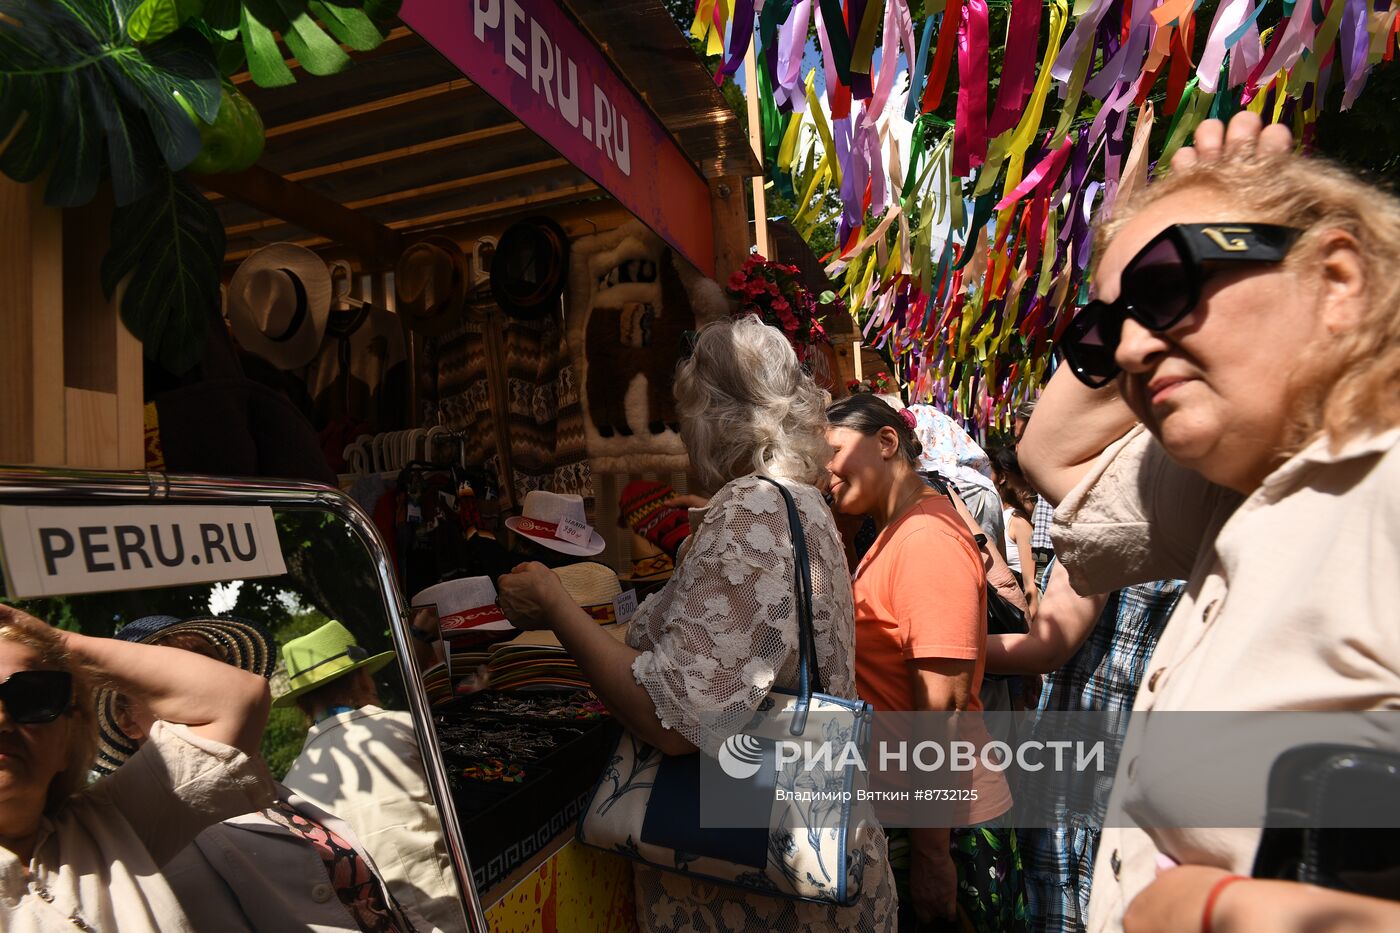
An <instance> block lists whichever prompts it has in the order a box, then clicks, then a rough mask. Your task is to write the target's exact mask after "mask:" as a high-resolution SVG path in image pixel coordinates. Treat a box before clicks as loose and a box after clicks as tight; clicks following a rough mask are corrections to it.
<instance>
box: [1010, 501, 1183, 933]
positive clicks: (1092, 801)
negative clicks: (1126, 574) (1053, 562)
mask: <svg viewBox="0 0 1400 933" xmlns="http://www.w3.org/2000/svg"><path fill="white" fill-rule="evenodd" d="M1043 501H1044V500H1042V502H1043ZM1184 587H1185V583H1184V582H1183V581H1181V580H1167V581H1162V582H1158V583H1143V584H1139V585H1138V586H1130V587H1128V588H1126V589H1122V590H1119V591H1117V592H1116V593H1114V594H1113V595H1112V596H1110V597H1109V599H1108V602H1107V603H1106V604H1105V605H1104V609H1103V612H1102V613H1100V615H1099V620H1098V623H1097V624H1096V625H1095V626H1094V630H1093V631H1092V632H1091V633H1090V634H1089V639H1088V640H1087V641H1086V642H1085V643H1084V644H1083V645H1081V646H1080V648H1079V650H1078V651H1077V652H1075V654H1074V657H1072V658H1070V660H1069V663H1067V664H1066V665H1065V666H1064V667H1062V668H1060V669H1059V670H1058V671H1056V672H1055V673H1053V674H1051V675H1050V676H1049V677H1047V678H1046V679H1045V686H1044V688H1043V690H1042V691H1041V694H1040V708H1041V709H1045V710H1057V711H1058V710H1068V711H1073V710H1100V711H1104V712H1116V713H1121V714H1122V719H1121V722H1120V723H1119V725H1120V727H1121V728H1122V729H1124V730H1126V729H1127V725H1128V715H1129V714H1130V713H1131V712H1132V708H1133V698H1134V696H1136V694H1137V688H1138V683H1139V682H1140V681H1141V680H1142V675H1143V671H1144V670H1145V669H1146V667H1147V659H1148V658H1149V657H1150V656H1151V655H1152V649H1153V648H1155V647H1156V645H1157V637H1158V636H1159V635H1161V633H1162V628H1163V627H1164V626H1165V625H1166V623H1167V619H1168V618H1169V617H1170V616H1171V614H1172V610H1173V609H1174V608H1175V607H1176V601H1177V598H1178V597H1179V596H1180V595H1181V591H1182V589H1183V588H1184ZM1109 757H1110V758H1112V757H1114V756H1112V755H1110V756H1109ZM1117 764H1118V763H1117V761H1116V760H1113V761H1107V762H1106V765H1107V767H1106V769H1105V771H1104V777H1103V779H1102V781H1101V782H1100V784H1101V786H1099V787H1096V788H1094V789H1093V790H1092V791H1088V792H1086V793H1084V794H1083V795H1082V796H1080V797H1078V798H1077V799H1074V800H1071V801H1069V802H1068V806H1067V807H1066V808H1065V811H1064V813H1063V814H1062V818H1061V819H1060V821H1059V822H1058V824H1057V825H1056V826H1055V827H1054V828H1053V829H1032V830H1021V831H1019V832H1018V835H1019V836H1020V838H1021V840H1022V846H1021V852H1022V858H1023V859H1024V864H1025V880H1026V897H1027V900H1028V903H1029V906H1030V915H1031V918H1032V920H1031V923H1032V929H1034V930H1036V931H1047V933H1065V931H1082V930H1083V929H1084V928H1085V920H1086V919H1087V916H1088V910H1089V882H1090V880H1091V879H1092V878H1093V874H1094V854H1095V850H1096V849H1097V848H1098V841H1099V828H1100V826H1101V825H1102V823H1103V818H1104V813H1105V809H1106V806H1107V802H1108V791H1109V788H1110V786H1111V785H1112V783H1113V774H1114V771H1115V770H1116V769H1117Z"/></svg>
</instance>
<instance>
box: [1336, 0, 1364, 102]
mask: <svg viewBox="0 0 1400 933" xmlns="http://www.w3.org/2000/svg"><path fill="white" fill-rule="evenodd" d="M1334 2H1335V3H1342V2H1345V3H1346V6H1345V7H1343V8H1342V31H1341V35H1340V37H1339V38H1338V40H1337V44H1338V46H1340V47H1341V55H1342V72H1343V73H1344V74H1345V75H1346V76H1347V83H1346V92H1345V93H1344V94H1343V95H1342V109H1343V110H1350V109H1351V105H1352V104H1354V103H1355V102H1356V95H1358V94H1360V93H1361V89H1362V88H1363V87H1365V86H1366V73H1367V70H1368V69H1367V68H1366V55H1367V53H1368V52H1369V51H1370V38H1371V37H1370V33H1369V32H1368V31H1367V29H1366V19H1367V16H1366V11H1367V3H1366V0H1334Z"/></svg>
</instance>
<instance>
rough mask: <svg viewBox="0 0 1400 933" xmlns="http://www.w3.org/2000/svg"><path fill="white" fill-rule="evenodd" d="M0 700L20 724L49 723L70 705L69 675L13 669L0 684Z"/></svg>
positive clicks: (71, 683) (71, 688) (71, 691)
mask: <svg viewBox="0 0 1400 933" xmlns="http://www.w3.org/2000/svg"><path fill="white" fill-rule="evenodd" d="M0 703H4V704H5V712H6V714H8V716H9V717H10V719H11V720H13V721H14V722H17V723H19V724H20V725H22V726H36V725H39V724H41V723H46V722H53V721H54V720H55V719H57V718H58V717H60V716H62V715H63V714H64V713H66V712H68V710H69V709H70V708H71V707H72V705H73V675H71V674H69V673H68V672H67V671H16V672H15V673H13V674H11V675H10V676H9V677H7V678H6V679H5V681H4V682H3V683H0Z"/></svg>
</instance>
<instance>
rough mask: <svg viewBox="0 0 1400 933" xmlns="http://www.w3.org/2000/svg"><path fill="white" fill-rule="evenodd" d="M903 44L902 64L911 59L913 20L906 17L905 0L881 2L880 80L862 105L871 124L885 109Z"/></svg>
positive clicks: (913, 52) (912, 58) (907, 10)
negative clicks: (866, 102) (882, 9)
mask: <svg viewBox="0 0 1400 933" xmlns="http://www.w3.org/2000/svg"><path fill="white" fill-rule="evenodd" d="M900 45H903V46H904V57H905V62H906V64H905V67H906V68H907V67H908V62H910V61H913V60H914V56H915V55H917V54H918V50H917V49H916V48H915V47H914V23H913V21H912V20H911V19H910V17H909V7H908V5H907V2H906V0H888V2H887V3H886V5H885V32H884V39H883V45H882V46H881V48H880V80H879V83H878V84H876V86H875V93H874V94H873V95H872V96H871V98H870V101H869V103H868V104H867V105H866V108H865V119H866V120H868V121H870V122H871V123H874V122H875V121H876V120H878V119H879V117H880V114H882V113H884V111H885V103H886V102H887V101H888V100H889V97H890V92H891V91H892V90H893V89H894V80H895V77H896V76H897V75H898V74H899V46H900Z"/></svg>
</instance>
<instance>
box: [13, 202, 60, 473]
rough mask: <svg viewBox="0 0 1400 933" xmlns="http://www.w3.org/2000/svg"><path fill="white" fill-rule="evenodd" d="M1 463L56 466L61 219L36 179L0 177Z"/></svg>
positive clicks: (58, 460) (58, 402)
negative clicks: (29, 181) (26, 181)
mask: <svg viewBox="0 0 1400 933" xmlns="http://www.w3.org/2000/svg"><path fill="white" fill-rule="evenodd" d="M0 244H3V247H0V256H3V259H0V463H9V464H29V463H45V464H60V463H62V462H63V455H64V416H63V408H64V405H63V222H62V220H61V215H60V213H59V212H58V211H56V210H54V209H52V208H49V207H45V206H44V186H43V185H42V184H37V183H36V184H20V183H19V182H16V181H11V180H10V179H9V178H6V177H4V176H3V175H0Z"/></svg>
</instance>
